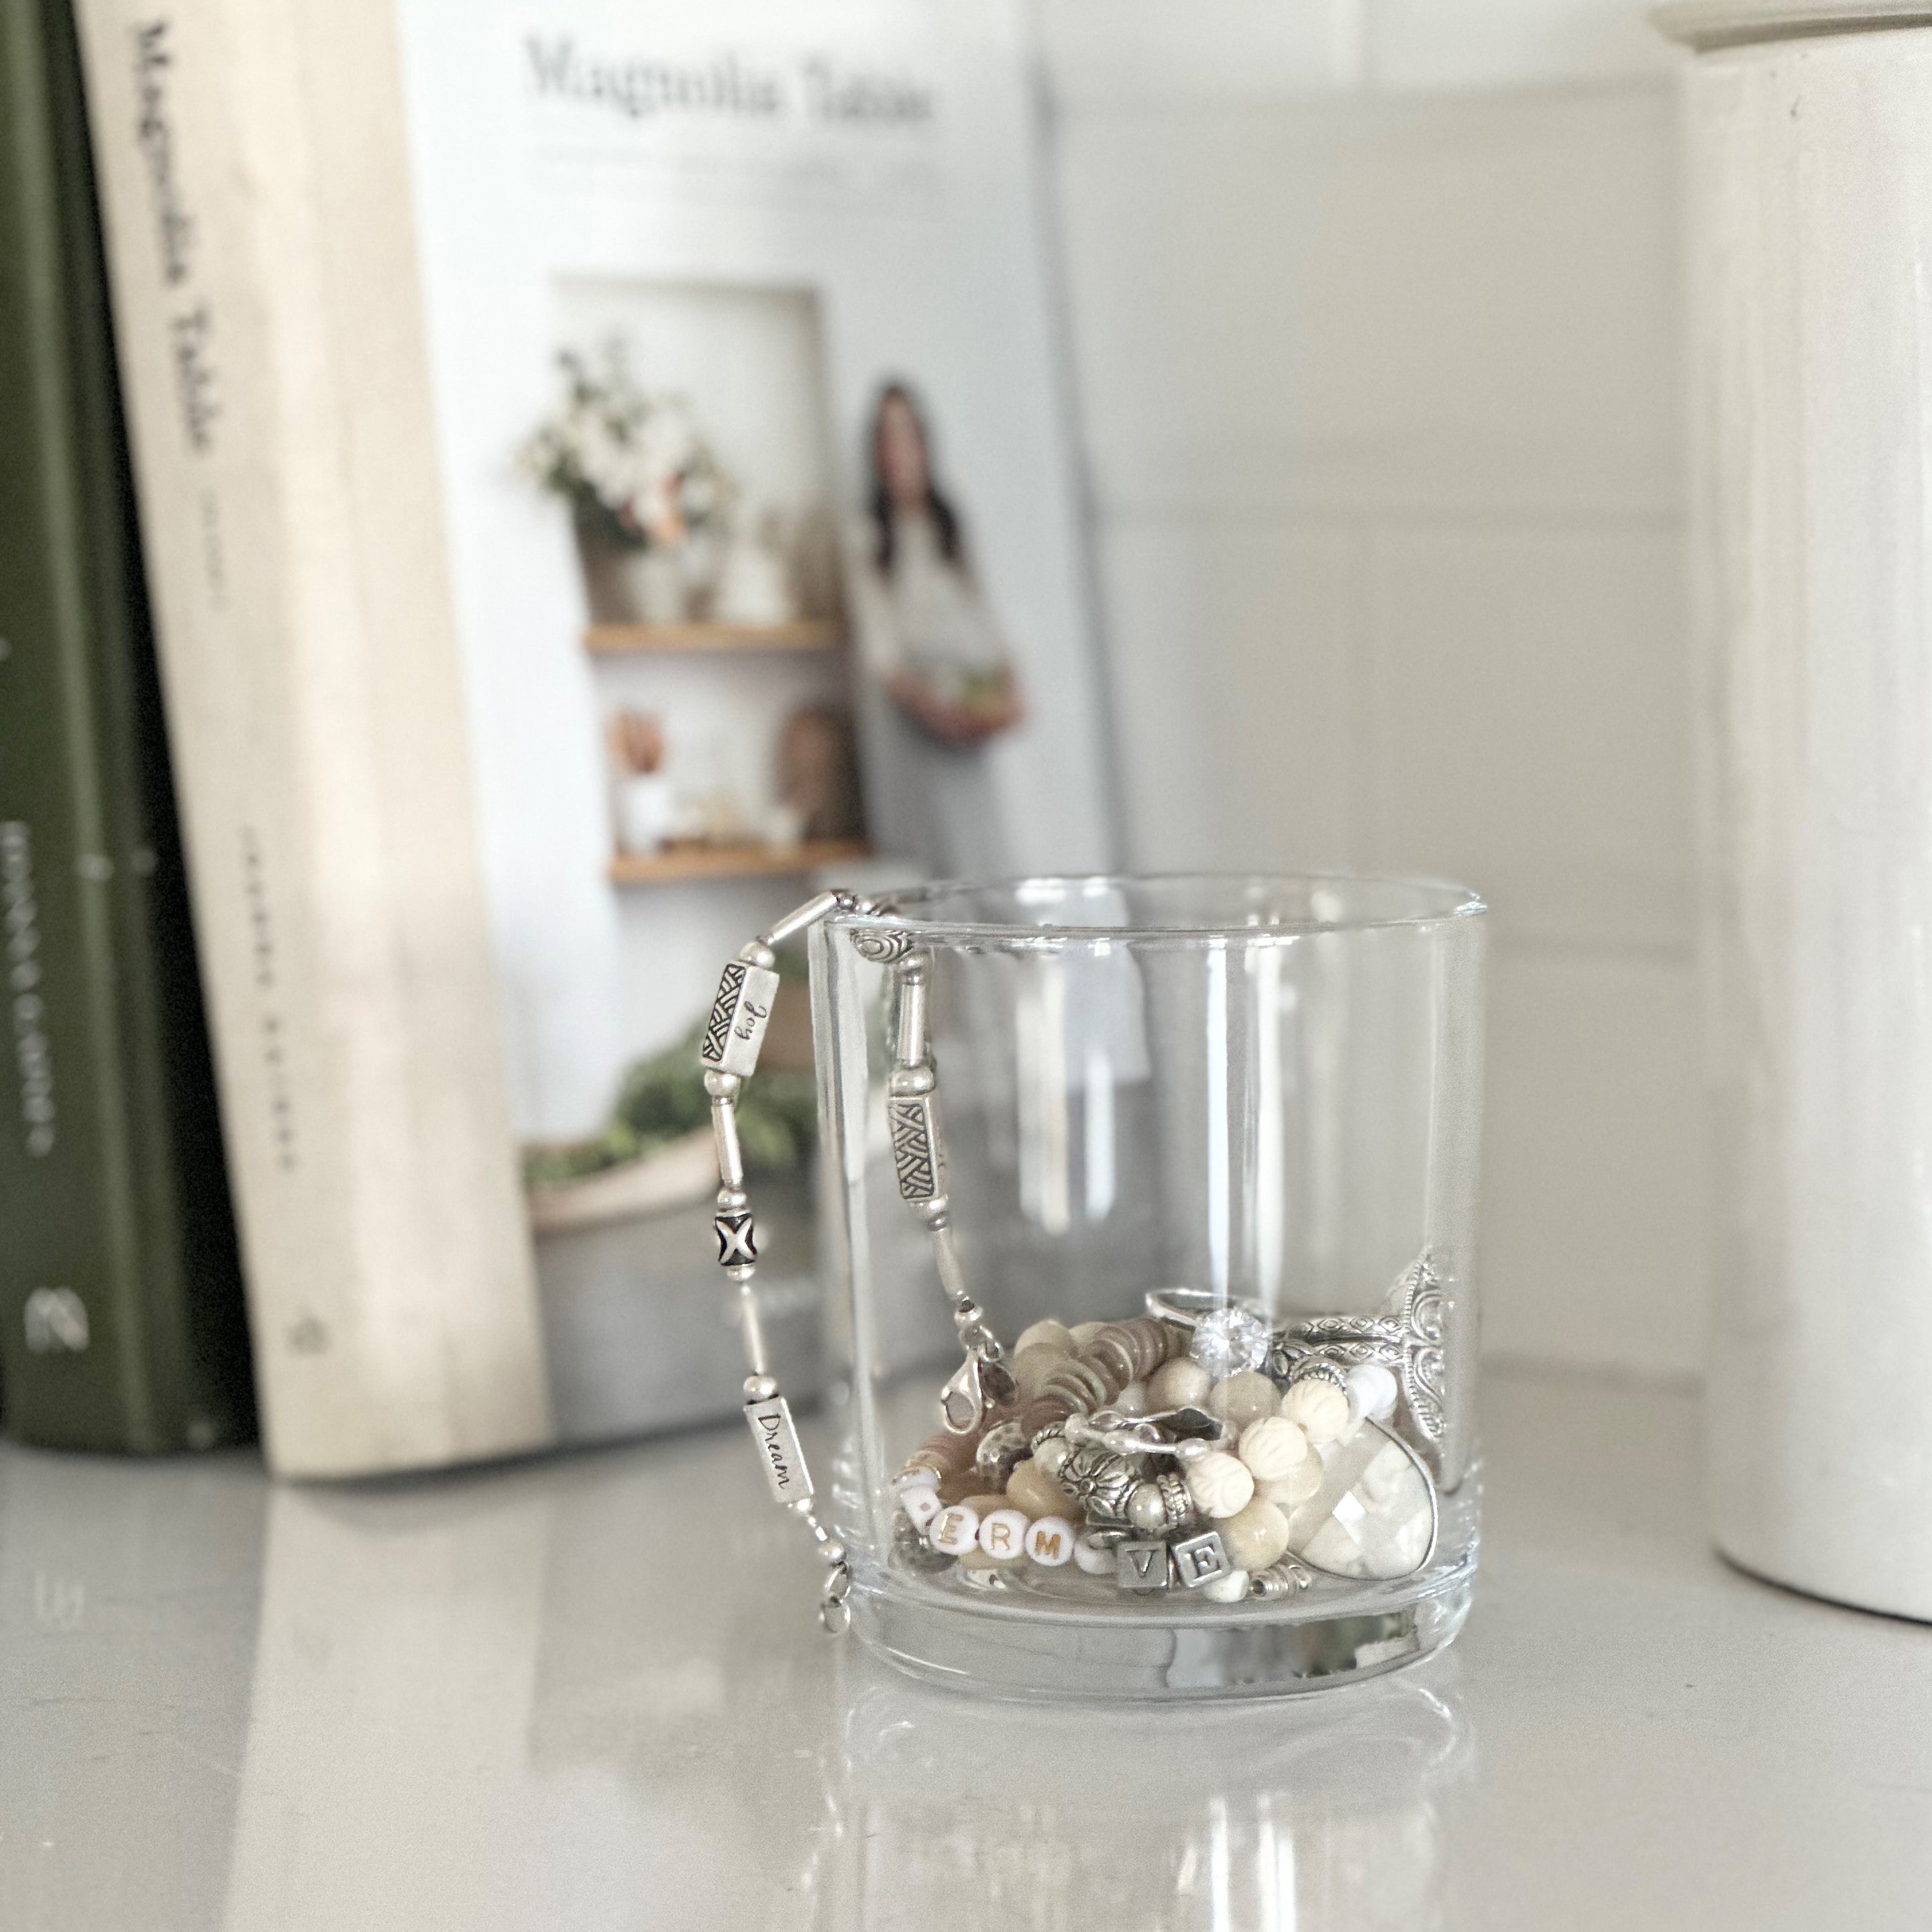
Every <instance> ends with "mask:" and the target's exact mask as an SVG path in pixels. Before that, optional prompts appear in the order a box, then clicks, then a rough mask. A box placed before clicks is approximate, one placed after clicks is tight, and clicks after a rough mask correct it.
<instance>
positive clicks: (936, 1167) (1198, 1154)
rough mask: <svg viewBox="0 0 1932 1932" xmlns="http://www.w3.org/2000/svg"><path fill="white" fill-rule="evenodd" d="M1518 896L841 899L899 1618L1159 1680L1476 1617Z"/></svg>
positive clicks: (857, 1405) (843, 1372)
mask: <svg viewBox="0 0 1932 1932" xmlns="http://www.w3.org/2000/svg"><path fill="white" fill-rule="evenodd" d="M1484 911H1485V908H1484V905H1483V904H1482V902H1481V900H1480V899H1478V898H1477V897H1475V895H1473V894H1472V893H1470V892H1468V891H1466V890H1465V889H1463V888H1461V887H1460V886H1451V885H1447V884H1441V883H1433V882H1410V881H1402V880H1380V879H1365V878H1364V879H1357V878H1345V877H1158V878H1147V879H1133V878H1091V877H1089V878H1068V879H1051V878H1047V879H1032V880H1024V881H1021V882H1019V883H1007V884H1001V885H973V886H962V885H941V886H930V887H926V888H922V889H918V890H916V891H913V892H906V893H902V894H901V895H898V898H896V900H895V902H894V909H893V910H892V911H890V912H889V913H883V914H878V915H865V914H857V913H854V914H835V915H833V916H832V917H830V918H829V919H826V921H825V922H823V925H822V926H820V927H819V928H818V929H816V931H815V932H814V934H813V935H812V939H811V947H812V968H813V970H812V986H813V1009H814V1028H815V1032H816V1044H817V1065H818V1075H819V1083H820V1115H821V1122H822V1127H823V1160H824V1163H825V1166H824V1169H823V1179H824V1193H823V1200H824V1204H825V1219H826V1234H827V1235H828V1237H829V1238H828V1239H827V1241H826V1247H825V1257H826V1266H827V1268H829V1271H830V1274H831V1276H832V1280H830V1282H829V1284H828V1287H829V1292H828V1295H827V1298H826V1299H827V1306H828V1308H829V1311H830V1314H831V1321H832V1352H833V1359H834V1361H835V1364H836V1365H837V1368H838V1382H837V1386H838V1389H839V1391H841V1394H840V1400H842V1402H843V1403H844V1409H845V1418H844V1419H845V1423H846V1429H845V1434H844V1446H843V1448H842V1451H841V1455H840V1458H839V1461H838V1466H837V1470H836V1474H835V1480H834V1483H833V1491H834V1502H835V1511H836V1515H837V1518H838V1533H839V1535H841V1538H843V1539H844V1541H845V1543H846V1544H847V1547H848V1548H849V1550H850V1553H851V1560H852V1564H853V1578H854V1586H853V1594H852V1598H851V1607H852V1611H853V1625H854V1628H856V1630H857V1631H858V1632H859V1634H860V1635H861V1637H862V1638H864V1640H865V1641H866V1642H868V1643H870V1644H871V1645H872V1646H874V1648H876V1649H878V1650H880V1651H881V1652H883V1653H884V1654H885V1655H887V1656H889V1658H892V1660H893V1661H895V1662H897V1663H898V1664H901V1665H902V1666H904V1667H906V1668H907V1669H910V1670H913V1671H914V1672H915V1673H919V1674H920V1675H922V1676H929V1677H932V1678H935V1679H941V1680H943V1681H945V1682H951V1683H955V1684H958V1685H962V1686H965V1687H967V1688H980V1689H983V1690H984V1691H989V1692H991V1693H994V1694H1007V1695H1027V1694H1040V1695H1051V1696H1072V1697H1139V1698H1151V1697H1226V1696H1241V1695H1265V1694H1276V1693H1280V1692H1284V1691H1296V1690H1301V1689H1304V1688H1309V1687H1310V1686H1312V1685H1316V1684H1326V1683H1334V1682H1343V1681H1348V1680H1350V1679H1357V1678H1361V1677H1363V1676H1369V1675H1372V1674H1379V1673H1381V1672H1383V1671H1385V1670H1391V1669H1393V1668H1394V1667H1397V1666H1398V1665H1400V1664H1404V1663H1406V1662H1409V1661H1413V1660H1414V1659H1416V1658H1420V1657H1422V1656H1425V1655H1428V1654H1430V1652H1433V1651H1436V1650H1437V1649H1440V1648H1442V1646H1443V1645H1445V1643H1448V1641H1449V1640H1450V1639H1451V1637H1454V1634H1455V1633H1456V1631H1457V1629H1458V1628H1460V1625H1461V1623H1462V1621H1463V1617H1464V1616H1465V1615H1466V1613H1467V1610H1468V1607H1469V1597H1470V1590H1471V1586H1472V1581H1473V1578H1474V1574H1475V1561H1476V1534H1477V1514H1478V1483H1477V1471H1476V1465H1475V1454H1474V1448H1475V1443H1474V1418H1473V1414H1472V1397H1473V1390H1474V1377H1475V1355H1476V1299H1475V1271H1474V1263H1475V1211H1476V1193H1477V1178H1478V1152H1479V1139H1480V1133H1481V1109H1482V1031H1483V974H1484V950H1485V932H1484V926H1485V922H1484ZM962 1295H964V1296H966V1297H970V1298H971V1300H970V1304H968V1305H967V1306H966V1307H965V1311H964V1313H962V1312H961V1297H962ZM962 1350H963V1355H962ZM943 1411H950V1416H949V1415H947V1413H944V1412H943Z"/></svg>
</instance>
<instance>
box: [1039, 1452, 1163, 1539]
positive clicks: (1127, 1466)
mask: <svg viewBox="0 0 1932 1932" xmlns="http://www.w3.org/2000/svg"><path fill="white" fill-rule="evenodd" d="M1069 1440H1071V1438H1069ZM1143 1474H1144V1470H1143V1469H1142V1468H1139V1467H1137V1466H1136V1464H1135V1463H1134V1462H1133V1460H1130V1458H1129V1457H1125V1456H1117V1455H1115V1454H1114V1453H1113V1451H1112V1450H1109V1449H1103V1448H1098V1447H1097V1446H1096V1445H1094V1444H1091V1443H1076V1444H1075V1445H1074V1447H1073V1448H1071V1449H1070V1450H1069V1451H1067V1460H1065V1461H1064V1463H1061V1466H1060V1473H1059V1475H1058V1476H1057V1477H1055V1479H1054V1480H1055V1481H1056V1482H1058V1484H1059V1485H1060V1487H1061V1488H1062V1489H1063V1490H1065V1491H1066V1492H1067V1494H1068V1495H1069V1496H1071V1497H1073V1499H1074V1500H1075V1501H1076V1502H1078V1503H1079V1504H1081V1505H1082V1506H1083V1508H1085V1511H1086V1513H1087V1527H1088V1529H1090V1530H1092V1531H1094V1532H1097V1533H1100V1534H1103V1535H1107V1534H1117V1533H1124V1532H1127V1531H1128V1530H1130V1529H1132V1527H1133V1524H1132V1523H1131V1521H1130V1519H1129V1517H1128V1515H1127V1498H1128V1497H1129V1496H1130V1495H1131V1494H1132V1493H1133V1487H1134V1485H1135V1484H1136V1483H1137V1482H1139V1481H1140V1480H1141V1478H1142V1475H1143Z"/></svg>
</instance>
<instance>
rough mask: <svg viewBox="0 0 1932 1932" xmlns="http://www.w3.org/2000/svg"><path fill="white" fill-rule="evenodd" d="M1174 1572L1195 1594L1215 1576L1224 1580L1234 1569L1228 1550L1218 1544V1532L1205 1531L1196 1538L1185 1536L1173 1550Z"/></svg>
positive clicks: (1219, 1534)
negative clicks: (1175, 1571)
mask: <svg viewBox="0 0 1932 1932" xmlns="http://www.w3.org/2000/svg"><path fill="white" fill-rule="evenodd" d="M1174 1565H1175V1568H1176V1569H1177V1570H1178V1571H1180V1572H1181V1582H1182V1583H1184V1584H1185V1585H1186V1586H1187V1588H1188V1589H1190V1590H1198V1589H1200V1587H1201V1586H1202V1584H1203V1583H1213V1582H1214V1579H1215V1578H1216V1577H1225V1576H1226V1575H1227V1574H1228V1572H1229V1571H1231V1570H1232V1569H1233V1568H1234V1567H1235V1566H1234V1565H1232V1563H1230V1562H1229V1561H1228V1551H1227V1546H1226V1544H1223V1542H1222V1541H1221V1533H1220V1531H1219V1530H1214V1529H1204V1530H1203V1531H1202V1532H1201V1534H1200V1535H1199V1536H1186V1537H1183V1538H1181V1541H1179V1542H1178V1543H1177V1544H1175V1546H1174Z"/></svg>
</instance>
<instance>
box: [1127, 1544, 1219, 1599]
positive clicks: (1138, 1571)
mask: <svg viewBox="0 0 1932 1932" xmlns="http://www.w3.org/2000/svg"><path fill="white" fill-rule="evenodd" d="M1214 1540H1215V1541H1216V1542H1217V1543H1218V1542H1219V1541H1220V1538H1219V1537H1217V1538H1215V1539H1214ZM1114 1556H1115V1562H1116V1563H1117V1564H1118V1565H1119V1569H1118V1574H1117V1576H1116V1578H1115V1580H1116V1581H1117V1582H1118V1583H1119V1585H1120V1586H1121V1589H1124V1590H1131V1591H1133V1592H1134V1593H1135V1594H1136V1595H1139V1596H1145V1595H1148V1593H1149V1592H1152V1591H1155V1590H1164V1589H1166V1588H1167V1545H1166V1544H1164V1543H1139V1542H1134V1543H1123V1544H1119V1545H1118V1547H1116V1549H1115V1553H1114Z"/></svg>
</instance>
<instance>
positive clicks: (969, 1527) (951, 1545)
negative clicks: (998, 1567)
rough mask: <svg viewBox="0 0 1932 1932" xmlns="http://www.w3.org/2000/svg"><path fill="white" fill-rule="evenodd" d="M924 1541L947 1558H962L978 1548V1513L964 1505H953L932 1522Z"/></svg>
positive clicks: (942, 1511)
mask: <svg viewBox="0 0 1932 1932" xmlns="http://www.w3.org/2000/svg"><path fill="white" fill-rule="evenodd" d="M926 1541H927V1542H929V1544H932V1547H933V1548H934V1549H935V1550H940V1551H941V1552H943V1553H944V1554H945V1555H947V1556H965V1553H967V1551H968V1550H975V1549H977V1548H978V1547H979V1543H980V1512H979V1511H977V1510H976V1509H969V1508H968V1507H967V1505H965V1504H964V1503H954V1504H953V1505H951V1506H950V1508H947V1509H943V1510H941V1511H940V1512H939V1514H938V1515H937V1516H936V1517H934V1518H933V1520H932V1528H931V1529H929V1530H928V1531H927V1532H926Z"/></svg>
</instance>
